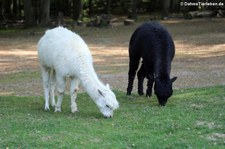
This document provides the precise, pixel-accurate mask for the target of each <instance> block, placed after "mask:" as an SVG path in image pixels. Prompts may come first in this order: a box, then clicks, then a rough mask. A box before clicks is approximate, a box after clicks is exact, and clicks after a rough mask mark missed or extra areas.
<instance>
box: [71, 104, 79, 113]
mask: <svg viewBox="0 0 225 149" xmlns="http://www.w3.org/2000/svg"><path fill="white" fill-rule="evenodd" d="M77 111H78V109H77V106H76V105H73V106H71V112H72V113H75V112H77Z"/></svg>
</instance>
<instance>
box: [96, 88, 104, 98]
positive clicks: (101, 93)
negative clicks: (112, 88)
mask: <svg viewBox="0 0 225 149" xmlns="http://www.w3.org/2000/svg"><path fill="white" fill-rule="evenodd" d="M98 93H99V94H100V95H101V96H102V97H105V95H104V93H103V92H102V91H100V90H99V89H98Z"/></svg>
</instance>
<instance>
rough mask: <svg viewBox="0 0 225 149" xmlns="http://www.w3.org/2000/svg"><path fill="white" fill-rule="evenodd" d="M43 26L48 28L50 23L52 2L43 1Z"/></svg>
mask: <svg viewBox="0 0 225 149" xmlns="http://www.w3.org/2000/svg"><path fill="white" fill-rule="evenodd" d="M40 12H41V26H47V25H49V22H50V0H41V8H40Z"/></svg>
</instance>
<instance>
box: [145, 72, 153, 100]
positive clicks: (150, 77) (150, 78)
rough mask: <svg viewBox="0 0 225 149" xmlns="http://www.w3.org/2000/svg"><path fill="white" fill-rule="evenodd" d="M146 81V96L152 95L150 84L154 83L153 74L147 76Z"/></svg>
mask: <svg viewBox="0 0 225 149" xmlns="http://www.w3.org/2000/svg"><path fill="white" fill-rule="evenodd" d="M147 78H148V83H147V90H146V97H151V96H152V86H153V83H154V76H148V77H147Z"/></svg>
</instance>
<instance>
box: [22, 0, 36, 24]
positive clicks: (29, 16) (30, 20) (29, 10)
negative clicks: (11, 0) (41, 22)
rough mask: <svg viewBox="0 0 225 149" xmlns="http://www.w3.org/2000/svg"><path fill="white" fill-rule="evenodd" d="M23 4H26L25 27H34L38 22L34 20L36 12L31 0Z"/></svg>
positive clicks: (26, 0) (25, 0)
mask: <svg viewBox="0 0 225 149" xmlns="http://www.w3.org/2000/svg"><path fill="white" fill-rule="evenodd" d="M23 4H24V15H25V26H26V27H32V26H34V25H36V22H35V18H34V10H33V6H32V3H31V0H23Z"/></svg>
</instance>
